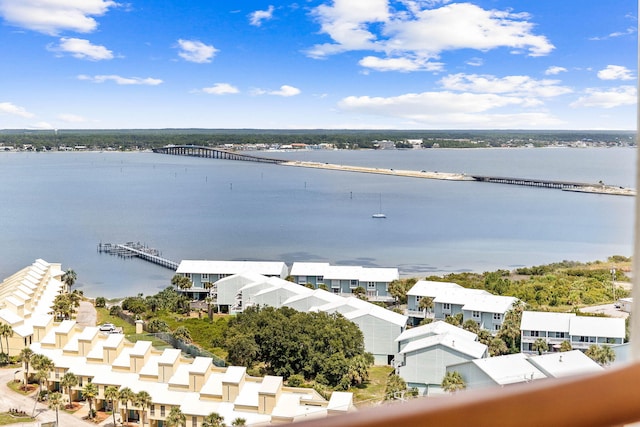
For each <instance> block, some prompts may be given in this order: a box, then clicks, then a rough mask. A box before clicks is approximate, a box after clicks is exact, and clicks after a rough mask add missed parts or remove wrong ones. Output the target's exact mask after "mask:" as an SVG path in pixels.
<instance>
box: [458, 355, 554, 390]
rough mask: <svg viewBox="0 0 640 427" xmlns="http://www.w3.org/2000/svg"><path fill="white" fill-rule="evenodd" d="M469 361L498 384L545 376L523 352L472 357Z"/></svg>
mask: <svg viewBox="0 0 640 427" xmlns="http://www.w3.org/2000/svg"><path fill="white" fill-rule="evenodd" d="M470 363H473V364H474V365H476V366H477V367H478V368H479V369H481V370H482V371H483V372H484V373H485V374H487V375H488V376H489V377H490V378H491V379H492V380H493V381H495V382H496V384H498V385H508V384H515V383H521V382H528V381H532V380H538V379H542V378H546V375H545V374H543V373H542V372H540V370H539V369H538V368H536V367H535V366H533V365H532V364H531V363H529V361H528V360H527V356H526V355H525V354H523V353H516V354H507V355H504V356H496V357H488V358H485V359H474V360H472V361H471V362H470Z"/></svg>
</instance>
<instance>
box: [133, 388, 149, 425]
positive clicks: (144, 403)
mask: <svg viewBox="0 0 640 427" xmlns="http://www.w3.org/2000/svg"><path fill="white" fill-rule="evenodd" d="M133 401H134V402H135V404H136V406H139V407H140V423H141V424H142V425H143V426H144V418H145V409H147V408H148V407H149V406H150V405H151V403H152V400H151V395H150V394H149V393H147V392H146V391H144V390H142V391H139V392H138V393H136V395H135V396H134V397H133Z"/></svg>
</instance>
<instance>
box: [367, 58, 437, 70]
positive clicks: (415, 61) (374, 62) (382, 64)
mask: <svg viewBox="0 0 640 427" xmlns="http://www.w3.org/2000/svg"><path fill="white" fill-rule="evenodd" d="M359 64H360V65H361V66H363V67H364V68H370V69H373V70H376V71H402V72H407V71H441V70H442V68H443V64H442V63H441V62H429V61H428V60H426V59H424V58H409V57H404V58H378V57H375V56H365V57H364V58H362V59H361V60H360V62H359Z"/></svg>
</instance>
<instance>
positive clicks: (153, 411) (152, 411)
mask: <svg viewBox="0 0 640 427" xmlns="http://www.w3.org/2000/svg"><path fill="white" fill-rule="evenodd" d="M149 414H150V415H151V416H152V417H153V416H155V415H156V405H151V406H150V407H149Z"/></svg>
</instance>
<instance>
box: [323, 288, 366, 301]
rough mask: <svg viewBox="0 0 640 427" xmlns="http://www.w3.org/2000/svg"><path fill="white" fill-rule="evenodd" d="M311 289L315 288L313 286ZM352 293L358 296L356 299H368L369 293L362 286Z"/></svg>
mask: <svg viewBox="0 0 640 427" xmlns="http://www.w3.org/2000/svg"><path fill="white" fill-rule="evenodd" d="M311 287H312V288H313V285H311ZM352 293H353V295H355V296H356V298H359V299H363V300H364V299H367V291H366V290H365V289H364V288H363V287H362V286H358V287H357V288H355V289H354V290H353V291H352Z"/></svg>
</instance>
